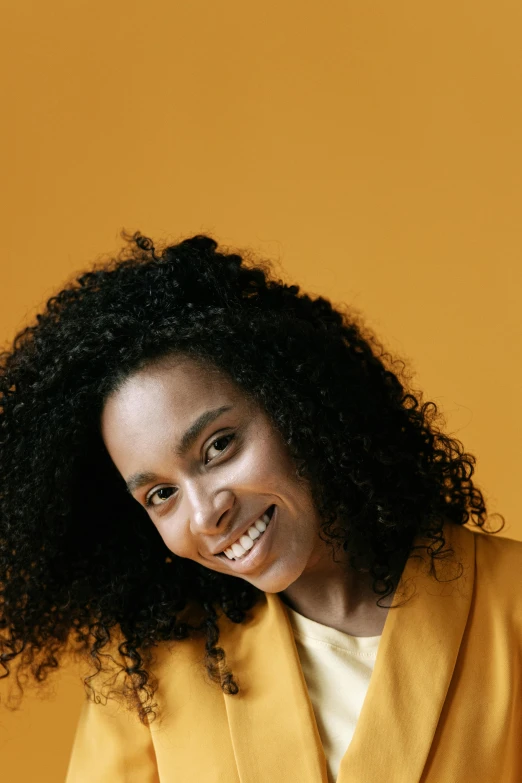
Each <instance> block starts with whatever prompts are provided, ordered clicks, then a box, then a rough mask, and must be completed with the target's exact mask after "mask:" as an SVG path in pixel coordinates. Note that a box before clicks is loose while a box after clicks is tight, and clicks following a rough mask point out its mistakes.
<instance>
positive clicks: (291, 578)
mask: <svg viewBox="0 0 522 783" xmlns="http://www.w3.org/2000/svg"><path fill="white" fill-rule="evenodd" d="M303 570H304V569H301V570H299V569H292V570H290V569H288V570H286V571H282V572H281V573H271V569H268V570H267V571H266V572H264V573H260V574H259V575H256V576H251V577H250V578H249V579H248V580H247V581H248V582H250V584H253V585H254V587H257V589H258V590H262V591H263V592H264V593H282V592H283V590H287V589H288V588H289V587H290V585H292V584H293V583H294V582H295V581H296V580H297V579H299V577H300V576H301V574H302V571H303Z"/></svg>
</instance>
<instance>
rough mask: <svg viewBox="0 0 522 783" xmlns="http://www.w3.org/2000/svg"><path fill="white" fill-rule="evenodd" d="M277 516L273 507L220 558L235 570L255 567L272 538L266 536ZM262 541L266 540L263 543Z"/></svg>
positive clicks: (220, 555)
mask: <svg viewBox="0 0 522 783" xmlns="http://www.w3.org/2000/svg"><path fill="white" fill-rule="evenodd" d="M275 516H276V506H275V505H272V506H270V508H269V509H268V511H266V512H265V514H263V516H262V517H261V518H260V519H258V520H256V522H255V523H254V524H253V525H251V526H250V527H249V528H248V530H247V531H246V533H244V534H243V535H242V536H240V538H239V539H238V540H237V541H236V542H234V543H233V544H232V546H230V547H228V548H227V549H226V550H225V551H224V552H221V553H220V554H219V555H218V557H220V558H222V559H223V560H226V561H227V562H228V563H229V565H230V566H232V567H233V568H234V570H238V569H239V571H243V567H244V568H249V567H250V566H251V565H252V566H254V565H255V564H256V563H257V561H258V560H259V558H260V557H262V556H263V550H265V549H266V546H263V545H262V544H265V543H266V542H267V541H269V539H270V538H271V537H272V536H271V535H268V536H267V535H266V532H267V531H268V529H269V528H270V527H271V525H270V522H271V521H272V520H273V519H274V517H275ZM261 539H264V540H263V541H261Z"/></svg>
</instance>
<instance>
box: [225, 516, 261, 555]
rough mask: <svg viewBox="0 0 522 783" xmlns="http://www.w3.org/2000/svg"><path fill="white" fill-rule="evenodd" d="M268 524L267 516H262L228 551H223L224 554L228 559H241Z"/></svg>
mask: <svg viewBox="0 0 522 783" xmlns="http://www.w3.org/2000/svg"><path fill="white" fill-rule="evenodd" d="M269 522H270V517H269V515H268V514H263V516H262V517H261V519H257V520H256V521H255V522H254V524H253V525H250V527H249V528H248V530H247V531H246V533H244V534H243V535H242V536H241V538H240V539H239V540H238V541H235V542H234V543H233V544H232V546H229V547H228V549H225V550H224V554H225V555H226V556H227V557H228V559H229V560H233V559H234V558H237V559H239V558H240V557H243V555H244V554H245V553H246V552H248V550H249V549H252V547H253V546H254V542H255V540H256V539H257V538H259V536H261V535H262V534H263V533H264V532H265V530H266V529H267V527H268V523H269Z"/></svg>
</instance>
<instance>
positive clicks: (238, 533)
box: [213, 503, 275, 557]
mask: <svg viewBox="0 0 522 783" xmlns="http://www.w3.org/2000/svg"><path fill="white" fill-rule="evenodd" d="M274 510H275V505H274V504H273V503H272V505H271V506H268V508H266V509H265V510H264V511H262V512H261V514H259V516H257V517H255V518H254V519H251V520H250V522H248V524H246V525H245V526H244V527H243V528H242V529H240V530H234V536H233V537H232V538H230V539H229V540H228V543H226V544H223V545H221V548H220V549H219V550H218V551H217V552H214V553H213V554H214V557H219V555H222V554H223V553H224V551H225V549H228V548H229V547H230V546H232V544H235V543H236V541H238V540H239V539H240V538H241V536H242V535H243V534H245V533H246V531H247V530H248V528H249V527H251V526H252V525H253V524H254V522H257V520H258V519H261V517H262V516H263V515H264V514H268V516H269V518H270V519H272V516H273V514H274Z"/></svg>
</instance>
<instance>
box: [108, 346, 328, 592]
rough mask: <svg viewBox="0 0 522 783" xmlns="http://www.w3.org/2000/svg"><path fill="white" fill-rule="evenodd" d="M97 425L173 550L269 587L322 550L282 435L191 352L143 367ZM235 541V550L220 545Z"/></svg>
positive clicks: (281, 584) (288, 579) (284, 582)
mask: <svg viewBox="0 0 522 783" xmlns="http://www.w3.org/2000/svg"><path fill="white" fill-rule="evenodd" d="M101 426H102V435H103V439H104V442H105V444H106V447H107V449H108V452H109V454H110V456H111V458H112V460H113V462H114V464H115V465H116V467H117V469H118V470H119V472H120V473H121V475H122V476H123V478H124V479H125V481H126V483H127V486H128V489H129V492H130V493H131V494H132V496H133V497H134V498H135V500H136V501H137V502H138V503H140V504H141V505H142V506H143V507H144V508H145V509H146V511H147V513H148V514H149V516H150V519H151V521H152V523H153V524H154V525H155V526H156V528H157V529H158V532H159V534H160V535H161V537H162V539H163V541H164V542H165V544H166V546H167V547H168V548H169V549H170V551H171V552H173V553H174V554H175V555H178V556H179V557H185V558H189V559H190V560H195V561H196V562H197V563H200V564H201V565H203V566H205V567H206V568H210V569H212V570H214V571H219V572H221V573H224V574H230V575H233V576H237V577H240V578H242V579H245V580H246V581H248V582H250V583H251V584H253V585H255V586H256V587H257V588H259V589H260V590H263V591H264V592H268V593H277V592H281V591H283V590H285V589H286V588H287V587H289V586H290V585H291V584H292V583H293V582H295V581H296V580H297V579H298V578H299V577H300V576H301V574H303V572H304V571H305V570H306V569H307V568H308V567H310V566H313V565H314V564H315V563H316V562H318V561H319V559H320V558H321V556H322V555H324V544H323V542H322V541H321V540H320V539H319V538H318V531H319V526H320V519H319V517H318V515H317V512H316V509H315V506H314V504H313V502H312V498H311V494H310V491H309V488H308V487H307V485H306V484H305V483H304V482H303V481H302V480H299V479H298V478H297V476H296V471H295V467H294V464H293V462H292V460H291V458H290V456H289V454H288V452H287V448H286V446H285V443H284V441H283V440H282V438H281V436H280V435H279V433H278V431H277V430H276V429H275V428H274V427H273V425H272V424H271V421H270V420H269V418H268V417H267V415H266V414H265V413H264V411H263V410H262V409H261V408H260V407H258V406H257V405H256V404H255V403H253V402H252V401H250V400H249V399H248V397H246V396H245V394H244V393H243V392H242V391H241V390H240V389H239V388H238V387H237V386H236V385H235V384H234V383H233V382H231V381H230V380H228V378H227V377H226V376H224V375H223V374H222V373H220V372H219V371H218V370H216V369H214V368H210V367H208V368H207V367H204V366H202V365H201V364H199V363H197V362H195V361H193V360H191V359H188V358H186V357H182V358H176V359H173V358H171V359H170V360H167V359H165V360H163V361H162V362H160V363H156V364H154V365H151V366H149V367H148V368H146V369H144V370H140V371H139V372H137V373H135V374H134V375H132V376H131V377H129V378H128V379H127V380H126V381H125V383H124V384H123V385H122V386H121V387H120V388H119V389H118V390H117V391H115V392H114V393H113V394H112V395H111V396H110V397H109V399H108V400H107V402H106V405H105V407H104V410H103V413H102V421H101ZM266 513H268V516H264V515H265V514H266ZM256 522H257V524H256ZM267 522H268V524H267ZM263 523H264V525H265V529H264V526H263ZM245 536H246V538H245ZM235 542H237V543H239V544H240V548H239V549H238V548H237V544H236V543H235ZM241 542H242V543H241ZM232 544H234V547H233V549H232V550H230V549H228V551H229V554H232V555H233V557H234V558H235V559H229V558H228V557H227V555H226V554H224V553H223V550H224V549H225V548H228V547H230V546H231V545H232ZM243 545H244V546H243ZM250 545H251V546H250ZM241 552H245V553H246V554H243V555H241ZM218 553H219V554H218ZM238 555H240V556H238Z"/></svg>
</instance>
